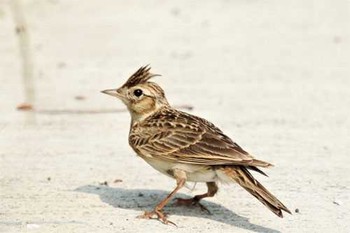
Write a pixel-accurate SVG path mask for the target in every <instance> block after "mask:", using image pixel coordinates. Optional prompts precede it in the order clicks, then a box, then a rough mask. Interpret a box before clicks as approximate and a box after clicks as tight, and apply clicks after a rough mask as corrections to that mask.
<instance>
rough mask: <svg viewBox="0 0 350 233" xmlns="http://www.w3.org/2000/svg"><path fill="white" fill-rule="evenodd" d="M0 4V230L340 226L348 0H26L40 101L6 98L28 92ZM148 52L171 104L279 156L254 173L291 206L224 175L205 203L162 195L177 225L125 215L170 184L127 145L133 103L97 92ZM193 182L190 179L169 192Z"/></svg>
mask: <svg viewBox="0 0 350 233" xmlns="http://www.w3.org/2000/svg"><path fill="white" fill-rule="evenodd" d="M9 2H10V1H2V2H0V28H1V29H2V30H1V31H0V232H177V233H180V232H197V231H198V232H339V233H340V232H349V231H350V215H349V211H350V208H349V207H350V206H349V201H350V188H349V186H350V175H349V164H350V159H349V156H350V147H349V142H350V136H349V135H350V130H349V129H350V120H349V113H350V110H349V106H350V91H349V87H350V79H349V78H350V77H349V76H350V70H349V67H350V65H349V61H350V35H349V28H350V14H349V2H348V1H345V0H340V1H336V2H335V1H330V0H321V1H304V0H297V1H290V2H288V1H283V2H282V1H275V0H268V1H244V0H237V1H224V0H222V1H197V2H194V1H185V0H182V1H160V0H158V1H114V0H106V1H97V0H90V1H77V0H75V1H69V0H52V1H43V0H42V1H40V0H30V1H23V2H24V12H25V16H26V19H27V23H28V32H29V34H30V39H31V46H32V55H33V64H34V69H35V80H34V81H35V82H34V83H35V93H34V94H35V103H34V107H35V109H36V110H37V112H35V113H26V112H22V111H18V110H16V106H17V105H18V104H20V103H22V102H25V101H26V100H25V96H24V94H23V89H24V86H23V85H24V84H23V81H22V77H21V65H20V64H21V63H20V59H19V54H20V53H19V49H18V40H17V36H16V33H15V30H14V27H15V26H14V23H13V17H12V13H11V8H10V7H9ZM148 63H150V64H151V65H152V67H153V70H154V72H155V73H160V74H162V75H163V76H162V77H159V78H157V82H159V83H160V84H161V85H162V86H163V87H164V89H165V91H166V94H167V96H168V99H169V102H170V103H172V104H173V105H178V106H179V105H190V106H193V109H192V110H191V111H190V112H191V113H193V114H196V115H199V116H202V117H204V118H207V119H208V120H210V121H212V122H213V123H215V124H216V125H217V126H218V127H220V128H222V129H223V131H224V132H225V133H226V134H227V135H229V136H230V137H232V138H233V139H234V140H235V141H237V142H238V144H240V145H241V146H242V147H243V148H245V149H246V150H247V151H249V152H251V153H252V154H253V155H255V156H256V157H257V158H259V159H262V160H266V161H269V162H271V163H273V164H274V165H275V167H273V168H271V169H268V170H265V171H266V172H267V173H268V175H269V177H268V178H266V177H262V176H260V175H259V174H257V175H256V177H257V178H258V179H259V180H260V181H261V182H262V183H263V184H264V185H265V186H266V187H267V188H268V189H269V190H271V191H272V192H273V193H274V194H275V195H276V196H277V197H278V198H279V199H281V200H282V201H283V202H284V203H285V204H286V206H288V207H289V208H290V210H292V212H293V215H286V216H285V218H283V219H280V218H277V217H276V216H275V215H273V214H272V213H271V212H270V211H269V210H268V209H266V208H265V207H264V206H263V205H261V204H260V203H259V202H258V201H257V200H256V199H254V198H253V197H251V196H250V195H249V194H248V193H247V192H245V191H244V190H243V189H242V188H240V187H239V186H238V185H230V186H225V185H221V186H220V191H219V193H218V195H217V196H215V197H214V198H210V199H207V200H206V201H203V204H204V205H205V206H207V208H208V209H209V210H210V211H211V212H212V215H208V214H206V213H205V212H202V211H201V210H200V209H197V208H194V209H188V208H184V207H177V206H174V205H173V204H172V203H171V204H170V205H169V206H167V207H166V208H165V210H166V212H168V213H169V214H170V215H169V218H170V220H171V221H173V222H175V223H176V224H177V225H178V227H177V228H176V227H174V226H167V225H164V224H161V223H160V222H158V221H147V220H140V219H137V218H135V217H136V216H137V215H140V214H141V213H142V212H143V211H144V210H151V209H152V207H153V206H154V205H155V204H156V203H157V202H158V201H159V200H160V199H161V198H163V197H164V196H165V195H167V193H168V192H169V191H170V190H172V188H173V187H174V186H175V183H174V181H173V180H171V179H169V178H167V177H165V176H163V175H161V174H159V173H158V172H157V171H155V170H153V169H152V168H151V167H150V166H149V165H147V164H146V163H145V162H144V161H142V160H141V159H140V158H138V157H136V156H135V155H134V152H133V151H132V150H131V149H130V148H129V146H128V141H127V137H128V130H129V121H130V119H129V114H128V113H127V112H125V111H124V110H125V108H124V106H123V105H122V104H121V103H119V102H117V101H116V100H114V99H112V98H110V97H108V96H105V95H102V94H100V93H99V91H100V90H103V89H106V88H112V87H117V86H119V85H121V84H122V83H123V82H124V81H125V79H126V78H127V77H128V76H129V75H130V74H131V73H132V72H134V71H135V70H136V69H137V68H138V67H139V66H141V65H146V64H148ZM110 110H112V112H111V113H108V111H110ZM119 110H120V111H119ZM113 111H116V112H113ZM118 111H119V112H118ZM186 111H189V110H186ZM203 191H205V186H204V185H203V184H197V185H196V186H195V187H194V186H193V184H188V188H187V189H186V188H185V189H183V190H182V191H181V192H180V193H179V194H178V196H179V197H181V196H192V195H194V194H198V193H201V192H203Z"/></svg>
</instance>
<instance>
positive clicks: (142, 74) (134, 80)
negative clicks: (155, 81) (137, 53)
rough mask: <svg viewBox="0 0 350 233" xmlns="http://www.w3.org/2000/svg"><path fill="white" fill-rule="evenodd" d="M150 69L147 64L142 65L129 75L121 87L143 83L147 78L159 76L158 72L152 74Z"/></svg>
mask: <svg viewBox="0 0 350 233" xmlns="http://www.w3.org/2000/svg"><path fill="white" fill-rule="evenodd" d="M150 70H151V67H150V66H149V65H146V66H142V67H141V68H139V69H138V70H137V71H136V72H135V73H134V74H133V75H131V77H130V78H129V79H128V81H126V83H125V84H124V85H123V86H122V87H128V88H130V87H133V86H135V85H137V84H141V83H145V82H147V81H148V80H149V79H151V78H153V77H155V76H160V75H159V74H152V73H150V72H149V71H150Z"/></svg>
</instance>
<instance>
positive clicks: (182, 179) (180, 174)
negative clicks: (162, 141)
mask: <svg viewBox="0 0 350 233" xmlns="http://www.w3.org/2000/svg"><path fill="white" fill-rule="evenodd" d="M173 175H174V177H175V179H176V188H175V189H174V190H173V191H172V192H171V193H170V194H169V195H168V196H167V197H166V198H164V199H163V200H162V201H161V202H160V203H159V204H158V205H156V207H155V208H154V210H153V211H145V213H144V214H143V215H140V216H138V218H145V219H151V218H152V217H153V216H154V215H157V218H158V220H160V221H161V222H163V223H164V224H169V223H170V224H173V225H175V226H176V224H175V223H173V222H171V221H169V220H168V219H167V218H166V216H165V214H164V213H163V211H162V209H163V208H164V206H165V205H166V204H167V203H168V202H169V201H170V199H171V198H172V197H173V196H174V195H175V194H176V192H177V191H179V190H180V189H181V188H182V187H183V186H184V185H185V183H186V173H185V172H184V171H181V170H174V171H173Z"/></svg>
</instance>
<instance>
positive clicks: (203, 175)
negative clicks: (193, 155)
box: [143, 158, 219, 182]
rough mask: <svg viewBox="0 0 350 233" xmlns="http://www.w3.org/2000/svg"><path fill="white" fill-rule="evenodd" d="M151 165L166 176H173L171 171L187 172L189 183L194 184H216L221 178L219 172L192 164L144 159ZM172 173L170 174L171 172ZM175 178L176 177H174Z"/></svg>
mask: <svg viewBox="0 0 350 233" xmlns="http://www.w3.org/2000/svg"><path fill="white" fill-rule="evenodd" d="M143 159H144V160H145V161H146V162H147V163H148V164H149V165H151V166H152V167H153V168H154V169H156V170H157V171H159V172H161V173H163V174H164V175H167V176H170V177H173V176H171V171H173V170H174V169H179V170H182V171H185V172H186V175H187V181H192V182H215V181H218V179H219V177H218V175H217V172H216V171H215V170H213V169H211V168H208V167H205V166H199V165H192V164H179V163H169V162H166V161H159V160H156V159H153V158H143ZM169 171H170V172H169ZM173 178H174V177H173Z"/></svg>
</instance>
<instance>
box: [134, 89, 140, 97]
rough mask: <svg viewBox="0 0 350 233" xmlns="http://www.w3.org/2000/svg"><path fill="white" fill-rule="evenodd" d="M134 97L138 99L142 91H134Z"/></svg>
mask: <svg viewBox="0 0 350 233" xmlns="http://www.w3.org/2000/svg"><path fill="white" fill-rule="evenodd" d="M134 95H135V96H137V97H140V96H141V95H142V90H141V89H136V90H135V91H134Z"/></svg>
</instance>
